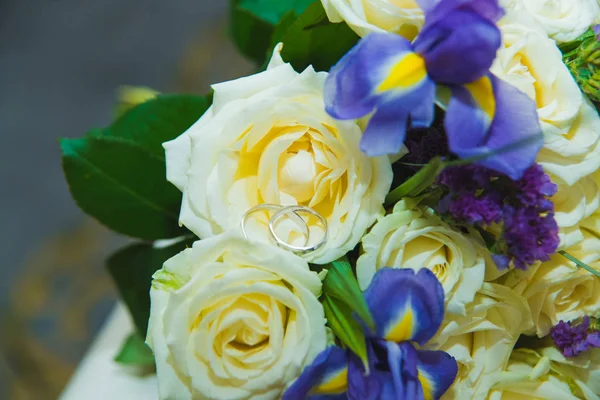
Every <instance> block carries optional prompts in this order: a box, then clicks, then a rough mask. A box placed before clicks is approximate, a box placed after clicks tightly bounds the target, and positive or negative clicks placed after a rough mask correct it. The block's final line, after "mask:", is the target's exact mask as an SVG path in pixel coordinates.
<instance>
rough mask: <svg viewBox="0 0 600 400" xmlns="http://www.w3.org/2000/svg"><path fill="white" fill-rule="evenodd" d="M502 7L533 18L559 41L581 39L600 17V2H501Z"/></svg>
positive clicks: (514, 0)
mask: <svg viewBox="0 0 600 400" xmlns="http://www.w3.org/2000/svg"><path fill="white" fill-rule="evenodd" d="M500 4H501V5H502V6H503V7H504V8H505V9H506V10H510V11H514V12H518V13H527V14H529V15H531V16H532V17H533V18H534V19H535V20H536V21H537V22H538V23H539V24H540V25H541V26H542V27H543V28H544V30H545V31H546V33H547V34H548V35H549V36H550V37H551V38H553V39H554V40H556V41H557V42H569V41H571V40H575V39H577V37H578V36H580V35H581V34H582V33H584V32H585V31H586V30H587V29H588V28H589V27H590V26H591V25H592V24H593V23H594V20H595V19H597V18H598V16H599V15H600V7H599V6H598V0H501V1H500Z"/></svg>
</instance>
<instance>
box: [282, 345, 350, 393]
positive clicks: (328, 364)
mask: <svg viewBox="0 0 600 400" xmlns="http://www.w3.org/2000/svg"><path fill="white" fill-rule="evenodd" d="M347 389H348V354H347V352H346V351H345V350H343V349H341V348H339V347H337V346H330V347H328V348H327V349H325V350H324V351H323V352H321V354H319V355H318V356H317V358H315V360H314V361H313V362H312V364H311V365H309V366H308V367H306V368H305V369H304V371H303V372H302V375H300V376H299V377H298V379H296V381H295V382H294V383H293V384H292V385H291V386H290V387H289V388H288V389H287V390H286V392H285V393H284V394H283V397H282V399H283V400H305V399H311V400H341V399H346V398H347V397H346V391H347Z"/></svg>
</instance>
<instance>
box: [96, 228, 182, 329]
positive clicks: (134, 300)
mask: <svg viewBox="0 0 600 400" xmlns="http://www.w3.org/2000/svg"><path fill="white" fill-rule="evenodd" d="M191 244H192V240H191V239H188V240H181V241H179V242H177V243H175V244H173V245H171V246H168V247H161V248H157V247H154V246H153V245H152V244H151V243H137V244H133V245H130V246H128V247H125V248H123V249H121V250H119V251H118V252H117V253H115V254H113V255H112V256H111V257H110V258H109V259H108V261H107V263H106V267H107V269H108V271H109V273H110V275H111V276H112V278H113V280H114V281H115V283H116V286H117V289H118V291H119V294H120V295H121V299H122V300H123V301H124V302H125V305H126V306H127V308H128V309H129V312H130V314H131V317H132V318H133V322H134V324H135V327H136V328H137V331H138V333H139V335H140V336H141V337H146V331H147V330H148V319H149V318H150V287H151V285H152V275H153V274H154V273H155V272H156V271H158V270H159V269H161V268H162V266H163V264H164V262H165V261H167V260H168V259H169V258H171V257H173V256H174V255H176V254H178V253H179V252H181V251H183V250H184V249H186V248H187V247H189V246H191Z"/></svg>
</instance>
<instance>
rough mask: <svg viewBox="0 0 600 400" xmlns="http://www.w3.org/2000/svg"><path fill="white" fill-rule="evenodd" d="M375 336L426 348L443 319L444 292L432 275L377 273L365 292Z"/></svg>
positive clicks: (396, 271) (388, 270)
mask: <svg viewBox="0 0 600 400" xmlns="http://www.w3.org/2000/svg"><path fill="white" fill-rule="evenodd" d="M364 294H365V300H366V301H367V304H368V305H369V309H370V310H371V313H372V314H373V318H374V320H375V324H376V327H377V332H376V333H377V336H378V337H381V338H385V339H386V340H390V341H393V342H397V343H398V342H402V341H406V340H411V341H415V342H418V343H419V344H421V345H423V344H425V343H426V342H427V341H428V340H429V339H431V337H432V336H433V335H434V334H435V332H436V331H437V330H438V328H439V327H440V325H441V323H442V319H443V318H444V289H443V288H442V285H441V284H440V282H439V281H438V280H437V278H436V277H435V275H434V274H433V272H431V271H430V270H428V269H422V270H420V271H418V272H416V273H415V271H414V270H412V269H391V268H382V269H380V270H379V271H378V272H377V274H376V275H375V277H374V278H373V280H372V281H371V284H370V285H369V287H368V288H367V290H366V291H365V293H364Z"/></svg>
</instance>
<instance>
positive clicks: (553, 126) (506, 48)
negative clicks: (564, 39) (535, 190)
mask: <svg viewBox="0 0 600 400" xmlns="http://www.w3.org/2000/svg"><path fill="white" fill-rule="evenodd" d="M500 29H501V31H502V40H503V46H502V47H501V48H500V49H499V50H498V55H497V58H496V60H495V61H494V64H493V65H492V68H491V71H492V72H493V73H494V74H496V75H497V76H499V77H500V78H502V79H504V80H506V81H507V82H509V83H510V84H512V85H513V86H515V87H516V88H518V89H519V90H521V91H522V92H524V93H526V94H528V95H529V97H531V98H532V99H533V100H535V102H536V103H537V106H538V110H537V111H538V116H539V118H540V124H541V126H542V130H543V132H544V142H545V143H544V147H543V149H542V150H541V151H540V153H539V155H538V162H539V163H540V164H541V165H542V166H543V167H544V169H545V170H546V171H548V172H551V173H552V174H554V175H556V176H558V177H559V178H561V179H562V180H563V181H565V182H566V183H567V184H569V185H572V184H574V183H575V182H577V181H578V180H579V179H581V178H582V177H584V176H586V175H589V174H591V173H592V172H594V171H595V170H597V169H598V168H599V167H600V140H599V139H600V117H598V113H597V112H596V110H595V109H594V108H593V106H592V105H591V104H590V103H589V101H588V100H587V99H585V98H584V96H583V94H582V93H581V90H580V89H579V86H578V85H577V83H576V82H575V80H574V78H573V77H572V76H571V73H570V72H569V70H568V69H567V67H566V66H565V64H564V63H563V61H562V55H561V53H560V51H559V50H558V48H557V47H556V45H555V44H554V42H553V41H552V40H551V39H549V38H548V37H547V36H546V34H545V33H544V32H543V31H541V30H540V29H538V27H537V25H536V24H535V23H531V24H527V21H523V20H522V19H521V18H520V17H517V16H515V15H514V13H509V14H508V15H507V16H506V17H505V18H504V19H503V20H501V22H500Z"/></svg>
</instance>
